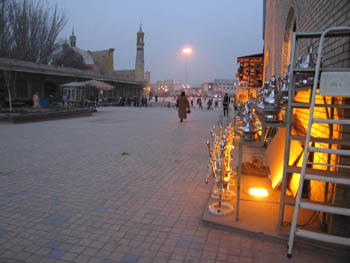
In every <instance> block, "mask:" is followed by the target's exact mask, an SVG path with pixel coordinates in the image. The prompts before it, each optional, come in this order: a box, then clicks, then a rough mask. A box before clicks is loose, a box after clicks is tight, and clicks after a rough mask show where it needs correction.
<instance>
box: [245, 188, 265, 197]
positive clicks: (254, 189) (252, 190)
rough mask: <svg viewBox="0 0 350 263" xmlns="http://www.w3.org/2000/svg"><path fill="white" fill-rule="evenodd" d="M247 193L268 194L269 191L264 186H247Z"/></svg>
mask: <svg viewBox="0 0 350 263" xmlns="http://www.w3.org/2000/svg"><path fill="white" fill-rule="evenodd" d="M249 194H250V195H252V196H259V197H261V196H268V195H269V193H268V192H267V190H266V189H264V188H249Z"/></svg>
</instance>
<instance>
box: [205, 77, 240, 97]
mask: <svg viewBox="0 0 350 263" xmlns="http://www.w3.org/2000/svg"><path fill="white" fill-rule="evenodd" d="M237 88H238V81H237V80H235V79H214V81H213V82H205V83H203V84H202V91H203V94H204V95H208V96H215V95H220V96H222V95H224V94H225V93H227V94H229V95H230V96H233V95H234V94H235V93H236V90H237Z"/></svg>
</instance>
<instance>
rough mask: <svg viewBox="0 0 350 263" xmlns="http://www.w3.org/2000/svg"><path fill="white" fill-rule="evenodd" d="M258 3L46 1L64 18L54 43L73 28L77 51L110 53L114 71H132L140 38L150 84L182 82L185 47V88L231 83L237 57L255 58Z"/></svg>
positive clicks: (259, 40) (259, 30) (259, 48)
mask: <svg viewBox="0 0 350 263" xmlns="http://www.w3.org/2000/svg"><path fill="white" fill-rule="evenodd" d="M262 2H263V1H262V0H249V1H239V0H216V1H215V0H99V1H97V0H50V3H57V5H58V9H59V10H60V11H62V12H64V13H65V14H66V17H67V20H68V21H67V25H66V27H65V28H64V30H63V31H62V33H61V35H60V38H61V39H64V38H67V39H68V38H69V35H70V34H71V32H72V28H73V27H74V31H75V35H76V36H77V47H79V48H82V49H86V50H92V51H94V50H102V49H108V48H114V49H115V51H114V53H115V56H114V66H115V68H116V69H133V68H135V56H136V33H137V31H138V30H139V27H140V23H141V22H142V29H143V31H144V33H145V70H151V80H152V82H155V81H157V80H169V79H172V80H177V81H181V82H185V58H184V56H183V54H182V53H181V50H182V48H183V47H185V46H191V47H192V49H193V53H192V55H191V56H190V57H189V59H188V82H189V83H190V84H191V85H195V86H198V85H199V84H201V83H203V82H206V81H212V80H213V79H214V78H227V79H233V78H234V76H235V73H236V70H237V63H236V61H237V57H239V56H245V55H250V54H256V53H261V52H262V51H263V40H262Z"/></svg>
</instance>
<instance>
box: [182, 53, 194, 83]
mask: <svg viewBox="0 0 350 263" xmlns="http://www.w3.org/2000/svg"><path fill="white" fill-rule="evenodd" d="M182 53H183V54H184V55H185V81H186V83H185V84H186V86H185V87H188V76H187V75H188V69H187V68H188V65H187V64H188V61H187V60H188V56H189V55H191V53H192V48H190V47H186V48H184V49H182Z"/></svg>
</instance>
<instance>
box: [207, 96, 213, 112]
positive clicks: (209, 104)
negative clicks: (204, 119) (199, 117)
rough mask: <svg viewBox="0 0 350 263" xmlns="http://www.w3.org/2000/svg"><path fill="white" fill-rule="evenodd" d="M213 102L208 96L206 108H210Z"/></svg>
mask: <svg viewBox="0 0 350 263" xmlns="http://www.w3.org/2000/svg"><path fill="white" fill-rule="evenodd" d="M212 104H213V100H212V99H211V98H209V100H208V103H207V106H208V110H210V109H212V108H211V105H212Z"/></svg>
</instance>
